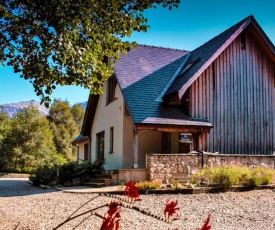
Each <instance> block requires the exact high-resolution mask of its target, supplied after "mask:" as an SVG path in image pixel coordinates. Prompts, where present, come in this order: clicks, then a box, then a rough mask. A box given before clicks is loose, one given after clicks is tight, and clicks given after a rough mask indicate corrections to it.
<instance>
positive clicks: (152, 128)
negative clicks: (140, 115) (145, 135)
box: [136, 124, 211, 133]
mask: <svg viewBox="0 0 275 230" xmlns="http://www.w3.org/2000/svg"><path fill="white" fill-rule="evenodd" d="M136 127H137V130H140V131H146V130H147V131H160V132H171V133H172V132H188V133H200V132H201V129H202V132H209V131H210V129H211V127H162V126H155V125H142V124H139V125H137V126H136Z"/></svg>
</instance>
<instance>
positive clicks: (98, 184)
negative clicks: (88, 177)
mask: <svg viewBox="0 0 275 230" xmlns="http://www.w3.org/2000/svg"><path fill="white" fill-rule="evenodd" d="M82 185H85V186H88V187H91V188H102V187H104V186H106V184H105V183H97V182H92V181H90V182H84V183H82Z"/></svg>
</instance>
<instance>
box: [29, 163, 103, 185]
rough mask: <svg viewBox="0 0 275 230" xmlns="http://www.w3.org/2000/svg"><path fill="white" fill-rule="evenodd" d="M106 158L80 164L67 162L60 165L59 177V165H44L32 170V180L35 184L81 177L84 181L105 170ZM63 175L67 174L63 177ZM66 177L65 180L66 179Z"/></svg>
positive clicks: (46, 183)
mask: <svg viewBox="0 0 275 230" xmlns="http://www.w3.org/2000/svg"><path fill="white" fill-rule="evenodd" d="M104 164H105V159H100V160H96V161H94V162H90V161H85V162H82V163H80V164H78V163H77V162H67V163H65V164H63V165H60V166H59V178H58V177H57V170H58V167H57V165H56V164H55V165H51V166H49V165H44V166H41V167H39V168H37V169H35V170H33V171H32V173H31V174H32V176H31V177H30V180H31V181H33V183H34V185H35V186H37V185H40V184H44V185H54V184H56V183H62V182H66V179H75V178H79V179H81V180H82V181H83V180H87V179H89V178H93V177H95V175H97V174H100V173H101V171H102V170H104V167H103V165H104ZM62 175H65V177H64V178H63V177H62ZM64 179H65V181H64Z"/></svg>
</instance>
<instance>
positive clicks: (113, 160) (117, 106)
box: [91, 84, 124, 170]
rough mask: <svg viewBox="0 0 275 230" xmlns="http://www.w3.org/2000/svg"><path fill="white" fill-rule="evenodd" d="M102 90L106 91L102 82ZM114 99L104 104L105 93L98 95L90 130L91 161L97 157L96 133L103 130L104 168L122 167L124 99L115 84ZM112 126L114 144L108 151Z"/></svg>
mask: <svg viewBox="0 0 275 230" xmlns="http://www.w3.org/2000/svg"><path fill="white" fill-rule="evenodd" d="M103 89H104V92H106V84H104V87H103ZM115 96H116V97H117V99H115V100H114V101H113V102H111V103H109V104H108V105H106V94H103V95H100V97H99V101H98V105H97V109H96V114H95V117H94V121H93V127H92V130H91V138H92V140H91V156H92V161H93V160H96V159H97V146H96V134H97V133H100V132H102V131H104V132H105V140H104V157H105V158H106V163H107V164H106V165H104V168H105V169H106V170H112V169H120V168H122V167H123V162H122V161H123V116H124V113H123V110H124V101H123V97H122V94H121V91H120V89H119V87H118V85H117V86H116V89H115ZM111 127H114V145H113V149H114V151H113V153H110V128H111Z"/></svg>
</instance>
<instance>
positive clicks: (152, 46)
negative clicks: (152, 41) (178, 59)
mask: <svg viewBox="0 0 275 230" xmlns="http://www.w3.org/2000/svg"><path fill="white" fill-rule="evenodd" d="M136 44H137V46H145V47H151V48H160V49H167V50H177V51H184V52H190V51H189V50H185V49H178V48H170V47H163V46H154V45H146V44H139V43H136Z"/></svg>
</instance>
